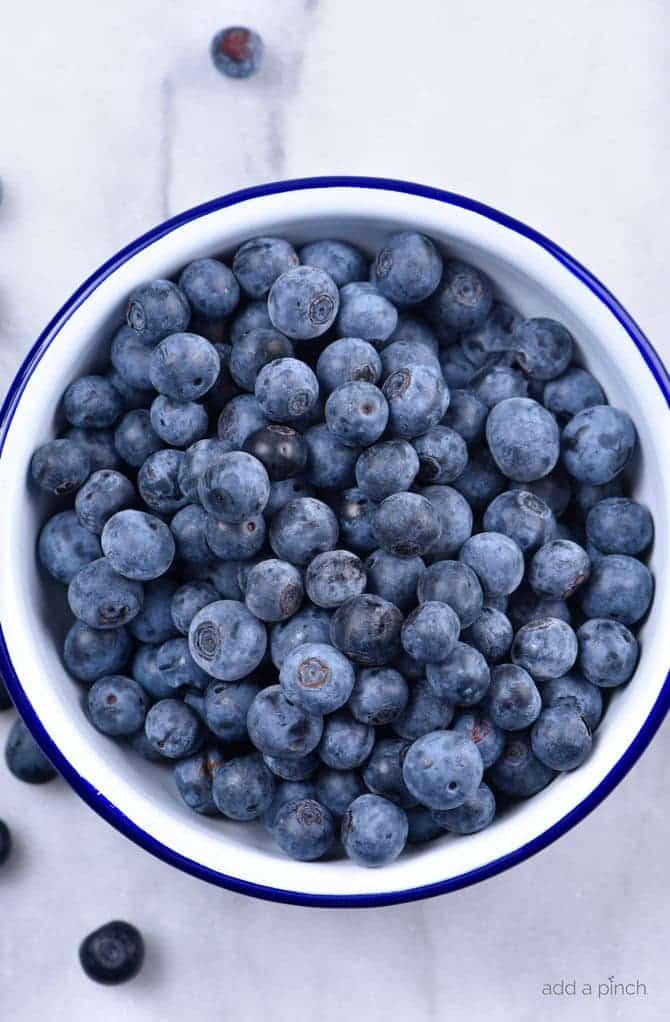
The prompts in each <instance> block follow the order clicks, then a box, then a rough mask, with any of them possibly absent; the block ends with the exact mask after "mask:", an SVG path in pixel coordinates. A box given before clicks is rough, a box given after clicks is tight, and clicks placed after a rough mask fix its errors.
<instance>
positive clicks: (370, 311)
mask: <svg viewBox="0 0 670 1022" xmlns="http://www.w3.org/2000/svg"><path fill="white" fill-rule="evenodd" d="M397 324H398V311H397V309H396V307H395V306H394V305H392V304H391V302H390V301H389V300H388V298H385V297H384V295H383V294H382V293H381V291H380V290H379V289H378V288H377V287H375V285H374V284H370V283H368V282H367V281H365V282H362V283H359V282H358V281H356V282H352V283H349V284H345V285H344V287H342V288H341V289H340V307H339V312H338V314H337V319H336V321H335V330H336V332H337V334H338V336H340V337H360V338H361V340H363V341H370V343H371V344H374V345H375V346H376V347H379V346H380V345H381V344H383V342H384V341H386V340H387V339H388V338H389V337H390V336H391V334H392V333H393V331H394V330H395V328H396V326H397Z"/></svg>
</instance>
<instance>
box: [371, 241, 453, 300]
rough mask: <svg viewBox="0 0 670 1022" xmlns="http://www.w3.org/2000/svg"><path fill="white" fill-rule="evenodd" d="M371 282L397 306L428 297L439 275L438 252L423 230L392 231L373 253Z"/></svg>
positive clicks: (440, 264) (438, 280)
mask: <svg viewBox="0 0 670 1022" xmlns="http://www.w3.org/2000/svg"><path fill="white" fill-rule="evenodd" d="M374 269H375V283H376V285H377V287H378V288H379V290H380V291H381V293H382V294H383V295H386V297H387V298H388V299H390V301H392V302H393V303H394V304H395V305H398V306H407V305H416V304H418V303H419V302H422V301H424V300H425V299H426V298H429V297H430V295H432V293H433V292H434V291H435V289H436V288H437V285H438V284H439V283H440V278H441V277H442V256H441V255H440V253H439V252H438V251H437V249H436V247H435V245H434V244H433V242H432V241H431V240H430V238H427V237H426V235H425V234H418V233H417V232H416V231H400V232H399V233H398V234H393V235H392V236H391V237H390V238H389V239H388V241H387V242H386V244H385V245H384V247H383V248H381V249H380V250H379V251H378V252H377V255H376V257H375V261H374Z"/></svg>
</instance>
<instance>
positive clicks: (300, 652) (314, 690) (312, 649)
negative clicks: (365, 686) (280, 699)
mask: <svg viewBox="0 0 670 1022" xmlns="http://www.w3.org/2000/svg"><path fill="white" fill-rule="evenodd" d="M354 679H355V675H354V669H353V667H352V665H351V664H350V663H349V661H348V660H347V658H346V657H345V656H343V655H342V654H341V653H339V652H338V650H336V649H334V648H333V647H332V646H330V645H327V644H326V643H318V642H308V643H305V644H304V645H302V646H297V647H296V649H294V650H292V651H291V652H290V653H289V654H288V655H287V656H285V657H284V660H283V661H282V665H281V669H280V671H279V684H280V685H281V688H282V691H283V693H284V695H285V696H286V698H287V699H288V700H289V702H291V703H293V704H295V705H296V706H299V707H301V708H302V709H303V710H306V711H307V712H308V713H313V714H326V713H332V711H333V710H337V709H339V707H340V706H344V704H345V703H346V702H347V700H348V699H349V696H350V695H351V691H352V689H353V687H354Z"/></svg>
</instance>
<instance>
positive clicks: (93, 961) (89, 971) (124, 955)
mask: <svg viewBox="0 0 670 1022" xmlns="http://www.w3.org/2000/svg"><path fill="white" fill-rule="evenodd" d="M79 961H80V962H81V967H82V969H83V970H84V972H85V973H86V975H87V976H88V977H89V979H92V980H95V982H96V983H104V984H106V985H113V984H116V983H125V982H126V980H129V979H132V978H133V977H134V976H136V975H137V974H138V972H139V971H140V969H141V968H142V964H143V962H144V940H143V939H142V934H141V933H140V932H139V930H137V929H136V928H135V927H134V926H132V925H131V924H130V923H125V922H122V921H120V920H115V921H114V922H111V923H106V924H105V925H104V926H101V927H100V928H99V929H97V930H94V931H93V933H89V935H88V937H86V939H85V940H84V941H83V942H82V944H81V947H80V948H79Z"/></svg>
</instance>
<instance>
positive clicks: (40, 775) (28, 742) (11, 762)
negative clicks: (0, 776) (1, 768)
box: [5, 718, 57, 784]
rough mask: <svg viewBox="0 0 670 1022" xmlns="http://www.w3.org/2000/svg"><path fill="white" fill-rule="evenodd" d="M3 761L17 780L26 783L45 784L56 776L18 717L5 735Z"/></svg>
mask: <svg viewBox="0 0 670 1022" xmlns="http://www.w3.org/2000/svg"><path fill="white" fill-rule="evenodd" d="M5 763H6V764H7V766H8V768H9V771H10V773H12V774H13V775H14V777H16V778H17V780H19V781H25V782H26V783H27V784H45V783H46V782H47V781H51V780H53V778H54V777H56V776H57V773H56V771H55V770H54V768H53V767H52V765H51V763H50V762H49V760H48V759H47V758H46V756H45V755H44V753H43V752H42V750H41V749H40V747H39V745H38V744H37V742H36V741H35V739H34V738H33V736H32V735H31V733H30V731H29V730H28V728H27V727H26V725H25V724H24V723H23V721H22V720H21V719H20V718H18V719H17V720H15V721H14V723H13V724H12V726H11V728H10V731H9V734H8V735H7V741H6V743H5Z"/></svg>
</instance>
